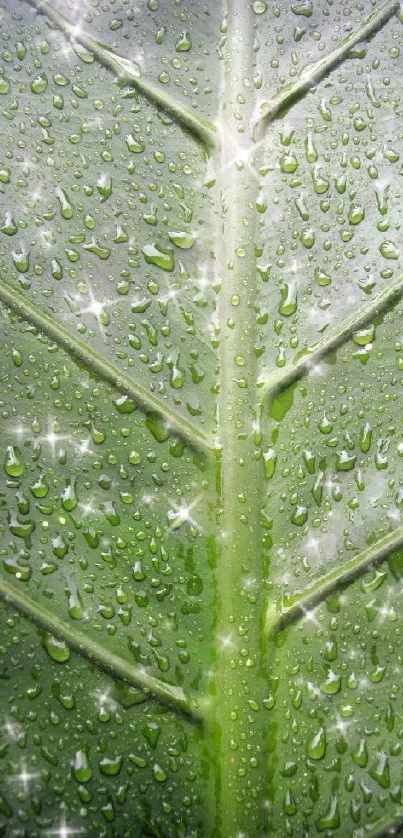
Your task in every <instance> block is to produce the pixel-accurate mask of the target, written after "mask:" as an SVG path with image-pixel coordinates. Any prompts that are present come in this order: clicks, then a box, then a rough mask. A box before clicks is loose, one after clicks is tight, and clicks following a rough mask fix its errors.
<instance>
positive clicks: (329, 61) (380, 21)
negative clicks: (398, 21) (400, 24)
mask: <svg viewBox="0 0 403 838" xmlns="http://www.w3.org/2000/svg"><path fill="white" fill-rule="evenodd" d="M398 6H399V0H386V2H384V3H383V4H382V5H381V6H380V7H379V9H378V10H377V11H375V12H374V13H373V14H372V15H370V17H368V18H367V20H365V21H364V22H363V23H362V25H361V26H360V27H359V28H358V29H356V31H355V32H353V33H352V34H351V35H349V36H348V38H346V39H345V40H344V41H343V42H342V43H341V44H340V46H338V47H336V48H335V49H333V50H331V52H329V53H327V55H325V56H323V58H321V59H319V61H315V62H313V63H312V64H307V66H306V67H304V68H303V70H301V73H300V74H299V76H298V78H297V80H296V81H295V82H293V83H292V84H289V85H287V86H285V87H283V88H281V89H280V90H279V91H278V93H277V94H276V95H275V96H273V98H272V99H270V100H269V101H267V102H263V103H262V104H261V105H260V106H259V112H258V115H257V117H256V119H255V120H254V122H253V125H252V136H253V139H255V140H256V139H258V137H261V136H262V134H263V133H264V131H265V129H266V128H267V126H268V125H270V124H271V123H272V122H274V120H275V119H277V118H279V117H281V115H282V114H283V113H284V112H285V111H286V110H288V109H289V108H290V107H291V106H292V105H294V104H296V103H297V102H299V101H300V100H301V99H302V98H303V97H304V96H306V94H307V93H308V92H309V91H310V90H312V88H313V87H315V86H316V85H317V84H319V82H320V81H322V79H324V78H325V77H326V76H327V75H328V74H329V73H330V72H331V71H332V70H334V69H335V68H336V67H337V66H338V65H339V64H341V63H342V62H343V61H345V59H346V58H347V57H348V53H349V52H350V50H351V49H352V48H353V47H354V46H355V44H357V43H359V42H360V41H367V40H369V39H370V38H372V37H373V36H374V35H375V34H376V32H378V31H379V30H380V29H381V28H382V27H383V26H384V25H385V23H387V22H388V20H389V19H390V18H391V17H392V15H393V14H394V12H395V11H396V9H397V8H398Z"/></svg>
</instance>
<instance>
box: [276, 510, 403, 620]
mask: <svg viewBox="0 0 403 838" xmlns="http://www.w3.org/2000/svg"><path fill="white" fill-rule="evenodd" d="M402 546H403V527H399V528H398V529H396V530H394V531H393V532H391V533H388V534H387V535H385V536H383V537H382V538H380V539H379V540H378V541H375V543H374V544H371V545H370V546H369V547H367V548H366V549H365V550H363V551H362V552H361V553H357V554H356V555H355V556H353V557H352V558H351V559H350V561H348V562H346V564H344V565H342V566H341V567H338V568H336V569H335V570H332V571H331V572H330V573H328V574H326V576H323V577H322V578H321V579H318V580H317V581H316V582H313V584H312V585H310V586H309V587H307V588H305V590H304V591H302V592H301V593H296V594H293V595H292V596H290V597H288V598H283V599H282V600H280V601H278V602H273V603H269V605H268V608H267V612H266V631H267V632H268V633H269V635H275V634H278V633H279V632H281V631H283V630H284V629H285V628H287V626H288V625H290V624H291V623H293V622H295V621H297V620H299V619H301V617H303V616H304V614H306V612H307V611H309V610H311V609H312V608H314V607H315V606H316V605H319V603H320V602H323V600H325V599H326V597H327V596H329V594H331V593H332V592H333V591H334V590H336V589H338V588H342V587H346V586H347V585H349V584H350V583H351V582H353V581H354V580H355V579H357V578H358V577H359V576H362V574H364V573H366V571H367V570H369V569H370V568H371V567H373V566H375V565H378V564H380V563H381V562H384V561H385V560H386V559H387V558H388V557H389V556H390V555H391V553H393V552H394V551H395V550H398V549H400V548H401V547H402Z"/></svg>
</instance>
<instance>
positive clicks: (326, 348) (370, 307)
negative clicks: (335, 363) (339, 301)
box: [262, 277, 403, 398]
mask: <svg viewBox="0 0 403 838" xmlns="http://www.w3.org/2000/svg"><path fill="white" fill-rule="evenodd" d="M402 294H403V277H399V279H398V280H396V282H395V283H393V285H390V286H389V287H388V288H384V290H383V291H381V292H380V293H379V294H377V295H376V296H375V297H374V298H373V300H370V301H369V302H368V303H365V304H364V305H363V306H361V308H359V309H358V310H356V311H353V312H352V314H350V315H348V317H346V318H345V320H343V321H342V322H341V323H340V324H339V325H338V326H336V327H335V328H334V329H331V330H329V331H328V332H327V334H326V336H325V337H323V338H322V339H321V340H319V341H318V342H317V343H315V344H314V345H313V346H312V347H310V348H308V349H305V350H303V353H301V355H300V356H299V357H297V359H296V360H295V361H294V362H293V363H291V364H289V365H288V366H286V367H283V369H281V370H276V371H275V372H274V373H272V374H271V375H269V377H268V378H266V380H265V382H264V385H263V388H262V395H263V397H265V396H267V397H269V398H272V397H273V396H275V395H277V394H278V393H279V392H281V391H282V390H285V389H286V388H287V387H289V386H290V385H291V384H294V382H295V381H298V379H300V378H302V377H303V376H304V375H306V374H308V373H309V372H310V370H312V369H313V368H314V367H315V366H316V364H318V363H319V362H320V361H322V360H323V359H324V358H325V357H326V356H327V355H329V354H330V352H333V351H334V350H335V349H337V348H338V347H339V346H342V345H343V344H344V343H346V341H347V340H349V338H351V337H352V335H353V334H354V332H356V331H357V329H360V328H361V327H362V326H365V324H366V323H369V322H370V321H371V320H372V319H373V318H375V317H378V316H379V315H380V314H382V312H384V311H385V310H386V309H387V308H388V307H389V306H390V305H392V304H393V303H394V302H396V301H397V300H399V299H400V297H401V296H402Z"/></svg>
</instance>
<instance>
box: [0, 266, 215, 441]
mask: <svg viewBox="0 0 403 838" xmlns="http://www.w3.org/2000/svg"><path fill="white" fill-rule="evenodd" d="M0 301H2V302H3V303H5V305H7V306H9V307H10V308H11V309H12V310H13V311H15V312H16V314H18V316H19V317H22V318H24V319H26V320H27V321H28V322H29V323H32V324H33V325H34V326H35V327H36V328H37V329H39V330H40V331H41V332H43V333H44V334H46V335H48V336H49V337H51V338H52V339H53V340H54V341H56V343H57V344H58V345H59V346H61V347H63V349H65V350H66V351H67V352H69V354H70V355H72V356H73V357H74V358H76V359H78V360H79V361H80V362H81V363H82V364H84V366H85V367H86V368H87V369H88V370H89V371H90V372H93V373H96V374H97V375H98V376H99V377H101V378H102V379H103V380H104V381H107V382H108V383H109V384H112V386H113V387H115V388H116V389H117V390H119V391H120V392H123V393H126V394H127V395H129V396H131V397H132V398H133V399H134V400H135V401H136V402H137V403H138V404H139V405H140V406H141V407H143V408H145V409H146V410H149V411H153V412H154V413H156V414H158V415H159V416H160V417H162V418H163V419H165V420H166V422H167V424H168V426H169V428H171V429H172V430H173V431H174V432H175V433H177V434H179V436H181V437H182V438H183V439H185V440H186V441H187V442H188V443H189V444H190V445H193V446H194V447H196V448H199V449H209V447H210V445H209V439H208V437H207V435H206V434H205V433H204V432H203V431H201V430H199V428H197V427H196V426H195V425H193V424H192V422H189V421H188V420H187V419H185V418H184V417H182V416H180V415H179V414H177V413H176V412H175V411H174V410H172V409H171V408H170V407H168V406H165V405H164V404H162V403H161V401H160V400H159V399H158V398H156V397H155V396H154V395H153V394H152V393H149V392H148V391H147V390H146V389H145V388H144V387H142V386H141V384H138V383H137V382H136V381H134V380H133V379H132V378H131V377H130V376H128V375H126V374H125V373H124V372H121V370H119V368H118V367H116V366H115V365H114V364H112V363H111V362H110V361H107V360H106V359H105V358H102V357H101V356H100V355H98V353H97V352H95V351H94V350H93V349H91V348H90V347H89V346H87V345H86V344H85V343H83V342H82V341H80V340H79V339H78V338H76V337H75V336H74V335H72V334H71V333H70V332H69V331H68V330H67V329H65V328H64V327H63V326H62V325H61V324H59V323H56V321H54V320H52V319H51V317H49V316H48V315H47V314H45V313H44V312H42V311H40V309H38V308H37V307H36V306H35V305H33V303H31V302H29V301H28V300H26V299H25V298H24V297H23V296H22V295H21V294H19V293H18V292H17V291H15V290H14V289H13V288H11V286H10V285H8V284H7V283H5V282H4V281H3V280H2V279H0Z"/></svg>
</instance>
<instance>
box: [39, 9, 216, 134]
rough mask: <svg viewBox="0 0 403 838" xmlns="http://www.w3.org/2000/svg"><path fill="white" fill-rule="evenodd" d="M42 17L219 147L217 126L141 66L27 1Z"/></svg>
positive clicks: (58, 14)
mask: <svg viewBox="0 0 403 838" xmlns="http://www.w3.org/2000/svg"><path fill="white" fill-rule="evenodd" d="M27 2H28V3H29V4H30V5H31V6H33V7H34V8H35V9H37V11H38V12H39V13H41V14H45V15H46V16H47V17H48V18H49V19H50V20H52V21H53V22H54V23H55V24H56V25H57V26H58V27H59V28H60V29H61V30H62V31H63V32H64V33H65V34H66V35H67V37H68V38H70V39H71V40H72V41H75V42H78V43H81V44H82V46H84V47H85V48H86V49H88V50H89V51H90V52H92V53H93V54H94V56H95V58H96V59H97V61H99V62H100V63H101V64H103V65H104V66H105V67H108V69H109V70H111V71H112V72H113V73H115V75H116V76H117V77H118V79H119V81H120V82H123V83H125V82H126V83H128V84H132V85H134V86H135V87H136V88H137V90H138V91H139V92H140V93H142V94H143V95H144V96H146V97H147V99H150V100H151V101H152V102H155V104H156V105H159V106H160V107H161V108H162V109H163V110H164V111H165V112H166V113H168V114H169V115H170V116H172V117H173V118H174V119H175V120H176V121H177V122H179V123H180V124H182V125H183V126H184V128H186V129H187V130H188V131H189V132H190V133H191V134H193V135H194V136H195V137H196V138H198V139H199V140H201V141H202V142H203V143H205V144H206V145H207V146H209V147H214V146H216V145H217V143H218V133H217V129H216V126H215V125H214V124H213V123H212V122H209V121H208V120H207V119H204V118H203V117H201V116H196V114H194V113H192V112H191V111H190V110H188V109H187V108H185V107H184V106H183V105H182V104H181V102H179V101H178V100H176V99H174V98H173V97H171V96H170V95H169V94H168V93H167V92H165V91H164V90H161V89H160V88H159V87H158V85H156V84H154V82H152V81H149V80H148V79H146V78H144V77H143V76H142V75H141V73H140V70H139V68H138V66H137V65H136V64H135V63H134V62H133V61H130V59H128V58H124V57H123V56H121V55H118V54H117V53H115V52H114V50H113V49H112V48H111V47H110V46H109V45H108V44H105V43H101V42H100V41H97V40H96V38H93V37H92V36H91V35H90V34H89V33H88V32H86V31H85V30H83V29H81V28H79V27H76V26H74V24H73V23H72V22H71V21H70V20H69V19H68V18H67V17H65V16H64V15H63V14H62V13H61V12H59V11H57V9H55V8H53V6H52V5H51V4H50V3H48V2H47V1H46V0H27Z"/></svg>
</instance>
